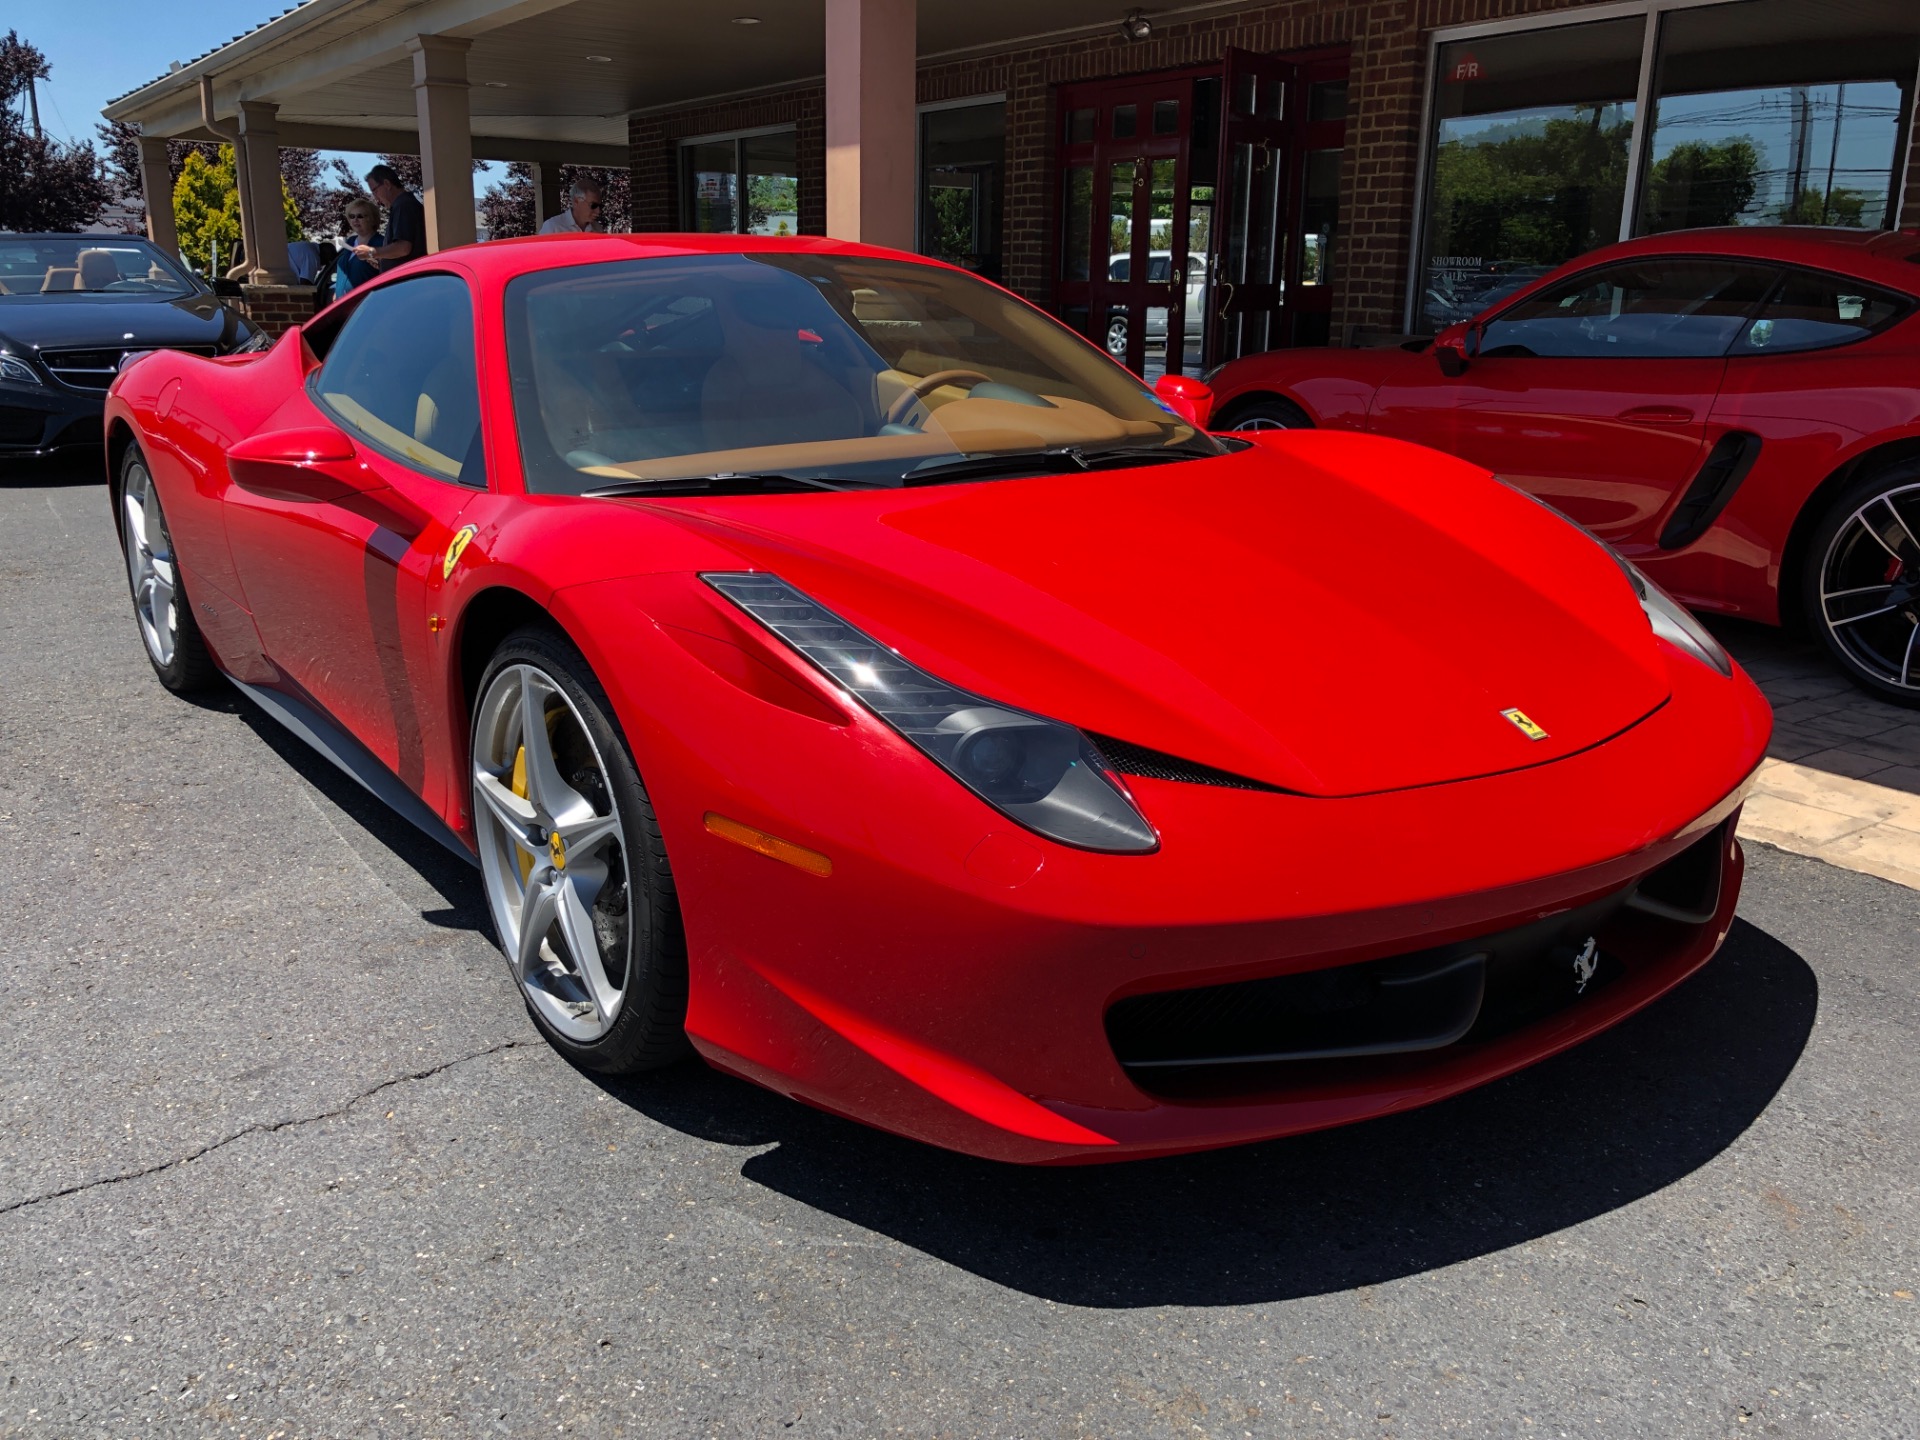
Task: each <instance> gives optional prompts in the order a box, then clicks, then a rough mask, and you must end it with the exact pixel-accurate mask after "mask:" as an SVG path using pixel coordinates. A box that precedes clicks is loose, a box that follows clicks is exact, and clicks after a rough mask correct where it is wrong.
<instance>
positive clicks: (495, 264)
mask: <svg viewBox="0 0 1920 1440" xmlns="http://www.w3.org/2000/svg"><path fill="white" fill-rule="evenodd" d="M439 253H440V254H441V255H444V256H446V257H447V258H449V259H453V260H457V261H459V262H460V263H461V264H462V265H465V266H467V267H468V268H469V269H471V270H472V271H474V272H475V273H476V274H477V275H482V276H486V277H488V278H490V279H496V280H498V279H505V278H507V277H509V276H513V275H519V274H524V273H527V272H529V271H534V270H550V269H555V268H557V267H561V266H567V265H594V264H601V263H604V262H606V261H610V260H650V259H657V258H662V257H667V256H681V257H685V256H695V255H842V256H847V257H849V258H853V259H863V260H906V261H911V262H917V263H919V264H922V265H931V266H937V267H939V268H942V269H954V268H957V267H954V266H950V265H947V264H946V263H945V262H944V261H940V260H934V259H931V258H929V257H927V256H924V255H909V254H905V253H903V252H901V251H899V250H887V249H883V248H882V247H880V246H877V245H861V244H857V243H856V242H854V241H851V240H829V239H827V238H826V237H824V236H819V235H674V234H644V235H521V236H516V237H514V238H513V239H510V240H488V241H485V242H483V243H480V244H475V245H462V246H460V247H459V248H458V249H454V250H445V251H441V252H439ZM400 273H404V272H400Z"/></svg>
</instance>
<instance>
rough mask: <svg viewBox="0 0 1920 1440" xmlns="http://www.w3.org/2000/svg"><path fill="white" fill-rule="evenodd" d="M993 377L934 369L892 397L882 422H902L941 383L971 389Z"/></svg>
mask: <svg viewBox="0 0 1920 1440" xmlns="http://www.w3.org/2000/svg"><path fill="white" fill-rule="evenodd" d="M992 379H993V377H992V376H991V375H982V374H981V373H980V372H979V371H978V370H936V371H934V372H933V374H931V375H923V376H921V377H920V378H919V379H918V380H916V381H914V382H913V384H911V385H909V386H908V387H907V388H906V389H904V390H902V391H901V392H900V393H899V395H897V396H896V397H895V398H894V402H893V404H891V405H889V406H888V407H887V417H886V419H885V420H884V421H882V422H881V423H882V424H886V425H898V424H900V423H901V422H903V421H904V420H905V419H906V418H907V416H908V415H909V414H911V413H912V411H913V407H914V406H915V405H916V404H918V403H919V402H920V401H922V400H924V399H926V398H927V396H929V395H931V394H932V393H933V392H934V391H936V390H938V389H939V388H940V387H941V386H942V385H965V386H966V387H967V388H968V389H969V390H971V389H972V388H973V387H974V386H976V385H985V384H988V383H989V382H990V381H991V380H992Z"/></svg>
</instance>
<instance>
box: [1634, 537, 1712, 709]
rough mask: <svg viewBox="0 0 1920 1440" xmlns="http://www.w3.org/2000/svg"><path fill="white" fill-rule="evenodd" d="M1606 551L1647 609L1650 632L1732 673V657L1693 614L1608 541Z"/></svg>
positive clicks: (1705, 661) (1700, 659) (1642, 607)
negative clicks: (1651, 630)
mask: <svg viewBox="0 0 1920 1440" xmlns="http://www.w3.org/2000/svg"><path fill="white" fill-rule="evenodd" d="M1607 553H1608V554H1610V555H1612V556H1613V558H1614V559H1615V560H1616V561H1617V562H1618V563H1619V566H1620V568H1621V569H1622V570H1624V571H1625V572H1626V574H1627V581H1628V583H1629V584H1631V585H1632V586H1633V592H1634V594H1636V595H1638V596H1639V597H1640V608H1641V609H1642V610H1644V611H1646V612H1647V622H1648V623H1649V624H1650V625H1652V626H1653V633H1654V634H1656V635H1658V636H1659V637H1660V638H1661V639H1662V640H1665V641H1668V642H1669V643H1670V644H1673V645H1677V646H1679V647H1680V648H1681V649H1682V650H1684V651H1686V652H1687V653H1688V654H1689V655H1691V656H1693V657H1694V659H1696V660H1698V661H1700V662H1701V663H1702V664H1706V665H1711V666H1712V667H1713V668H1714V669H1716V670H1718V671H1719V672H1720V673H1721V674H1722V675H1727V676H1731V675H1732V674H1733V659H1732V657H1730V656H1729V655H1728V654H1727V652H1726V651H1725V650H1724V649H1723V648H1721V645H1720V642H1719V641H1718V640H1716V639H1714V638H1713V636H1712V634H1711V633H1710V632H1709V631H1708V630H1707V627H1706V626H1704V625H1702V624H1701V623H1700V622H1699V621H1698V620H1696V619H1694V618H1693V616H1692V615H1691V614H1690V613H1689V612H1688V610H1687V607H1686V606H1684V605H1682V604H1681V603H1680V602H1679V601H1678V600H1676V599H1674V598H1673V597H1672V596H1671V595H1669V594H1667V592H1666V591H1664V590H1662V589H1661V588H1660V587H1659V586H1658V585H1656V584H1654V583H1653V581H1651V580H1649V579H1648V578H1647V577H1646V576H1645V575H1642V574H1641V573H1640V567H1639V566H1637V565H1635V564H1634V563H1633V562H1632V561H1630V560H1628V559H1626V558H1625V557H1624V556H1623V555H1621V554H1620V552H1619V551H1617V550H1615V549H1614V548H1613V547H1612V546H1611V545H1609V546H1608V547H1607Z"/></svg>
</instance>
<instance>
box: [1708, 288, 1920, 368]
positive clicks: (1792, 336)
mask: <svg viewBox="0 0 1920 1440" xmlns="http://www.w3.org/2000/svg"><path fill="white" fill-rule="evenodd" d="M1908 303H1909V302H1908V301H1906V300H1905V299H1903V298H1902V297H1900V296H1898V295H1894V294H1892V293H1890V292H1888V291H1885V290H1877V289H1875V288H1874V287H1873V286H1871V285H1863V284H1862V283H1861V282H1860V281H1858V280H1846V279H1842V278H1841V277H1840V276H1837V275H1815V274H1812V273H1811V272H1809V271H1806V270H1789V271H1788V272H1787V278H1786V280H1785V281H1784V282H1783V283H1782V284H1781V286H1780V289H1779V290H1778V291H1777V292H1775V294H1774V296H1773V298H1772V299H1771V300H1769V301H1767V303H1766V306H1765V307H1764V308H1763V309H1762V310H1761V311H1760V313H1759V314H1758V315H1756V316H1755V317H1754V318H1753V321H1752V323H1751V324H1749V325H1748V326H1747V328H1746V329H1745V330H1743V331H1742V332H1741V333H1740V339H1739V341H1738V342H1737V343H1736V344H1735V345H1734V347H1733V353H1734V354H1735V355H1777V354H1780V353H1782V352H1784V351H1792V350H1820V349H1824V348H1825V347H1827V346H1829V345H1845V344H1846V343H1847V342H1848V341H1849V340H1858V339H1860V338H1861V337H1862V336H1865V335H1871V334H1872V333H1873V332H1874V331H1875V330H1878V329H1880V327H1881V326H1883V325H1886V324H1888V323H1890V322H1891V321H1893V320H1894V319H1895V318H1896V317H1898V316H1899V315H1900V314H1901V313H1902V312H1903V311H1905V310H1906V309H1907V307H1908Z"/></svg>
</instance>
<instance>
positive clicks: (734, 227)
mask: <svg viewBox="0 0 1920 1440" xmlns="http://www.w3.org/2000/svg"><path fill="white" fill-rule="evenodd" d="M798 152H799V146H798V140H797V137H796V135H795V133H794V132H793V131H791V130H777V131H772V132H770V133H766V134H761V135H743V136H737V137H732V138H727V139H709V140H694V141H689V142H687V143H686V144H685V145H683V146H682V147H681V151H680V153H681V166H682V174H683V176H684V184H685V187H686V188H685V203H684V207H683V215H684V219H685V223H686V226H687V228H688V229H689V230H693V231H698V232H701V233H704V234H712V233H716V232H717V233H721V234H741V235H797V234H799V233H800V164H799V153H798Z"/></svg>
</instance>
